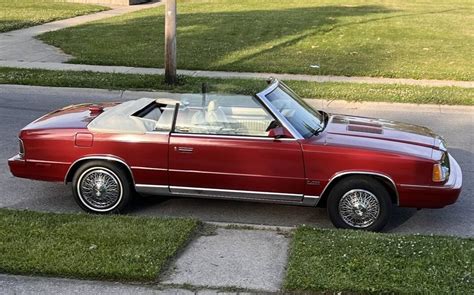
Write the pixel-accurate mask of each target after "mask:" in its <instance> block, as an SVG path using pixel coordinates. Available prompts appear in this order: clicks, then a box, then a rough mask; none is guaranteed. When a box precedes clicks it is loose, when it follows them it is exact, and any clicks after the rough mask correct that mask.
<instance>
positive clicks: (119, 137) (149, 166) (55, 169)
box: [20, 129, 168, 184]
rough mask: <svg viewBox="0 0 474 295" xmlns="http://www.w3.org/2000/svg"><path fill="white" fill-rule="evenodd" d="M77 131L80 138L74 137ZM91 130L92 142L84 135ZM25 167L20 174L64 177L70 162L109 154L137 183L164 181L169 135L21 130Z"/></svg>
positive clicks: (45, 177)
mask: <svg viewBox="0 0 474 295" xmlns="http://www.w3.org/2000/svg"><path fill="white" fill-rule="evenodd" d="M77 134H79V137H78V138H80V140H76V135H77ZM85 134H91V137H92V138H93V141H92V143H91V144H87V142H84V135H85ZM20 137H21V138H22V140H23V142H24V146H25V160H26V169H25V170H26V171H28V175H25V176H22V177H25V178H32V179H38V180H47V181H64V180H65V176H66V173H67V172H68V170H69V168H70V167H71V165H72V164H73V163H75V162H76V161H77V160H79V159H81V158H85V157H112V158H116V159H118V160H121V161H123V162H125V163H126V164H127V165H128V166H129V167H130V168H131V170H132V173H133V178H134V181H135V182H136V183H143V184H160V183H167V181H168V179H167V171H166V169H167V165H168V148H167V146H168V135H167V134H159V133H151V134H114V133H109V134H93V133H90V132H88V130H87V129H49V130H24V131H22V132H21V134H20ZM86 138H87V137H86Z"/></svg>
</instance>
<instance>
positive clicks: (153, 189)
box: [135, 184, 321, 206]
mask: <svg viewBox="0 0 474 295" xmlns="http://www.w3.org/2000/svg"><path fill="white" fill-rule="evenodd" d="M135 190H136V191H137V192H138V193H143V194H149V195H162V196H185V197H192V198H210V199H223V200H236V201H251V202H261V203H279V204H287V205H300V206H316V205H317V204H318V202H319V200H320V199H321V198H320V197H319V196H307V195H303V194H291V193H277V192H262V191H246V190H229V189H215V188H202V187H185V186H167V185H152V184H136V185H135Z"/></svg>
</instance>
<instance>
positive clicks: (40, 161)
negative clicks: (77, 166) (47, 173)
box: [26, 159, 71, 165]
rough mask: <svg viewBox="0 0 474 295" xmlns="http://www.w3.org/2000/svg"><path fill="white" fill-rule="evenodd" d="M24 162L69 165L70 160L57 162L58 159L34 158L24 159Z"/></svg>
mask: <svg viewBox="0 0 474 295" xmlns="http://www.w3.org/2000/svg"><path fill="white" fill-rule="evenodd" d="M26 162H27V163H28V162H32V163H38V164H59V165H69V164H71V163H70V162H58V161H46V160H34V159H26Z"/></svg>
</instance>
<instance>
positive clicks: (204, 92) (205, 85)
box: [201, 82, 208, 109]
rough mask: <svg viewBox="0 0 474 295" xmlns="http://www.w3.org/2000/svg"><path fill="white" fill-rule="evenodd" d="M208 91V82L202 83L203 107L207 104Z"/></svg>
mask: <svg viewBox="0 0 474 295" xmlns="http://www.w3.org/2000/svg"><path fill="white" fill-rule="evenodd" d="M207 91H208V85H207V83H206V82H204V83H202V86H201V92H202V107H203V109H204V107H205V106H206V96H207Z"/></svg>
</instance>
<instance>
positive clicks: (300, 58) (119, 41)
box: [41, 5, 403, 74]
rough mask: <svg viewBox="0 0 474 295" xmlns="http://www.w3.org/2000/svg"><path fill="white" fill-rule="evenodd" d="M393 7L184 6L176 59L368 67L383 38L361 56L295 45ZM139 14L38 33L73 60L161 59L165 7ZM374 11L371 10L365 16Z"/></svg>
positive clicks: (184, 63) (242, 65)
mask: <svg viewBox="0 0 474 295" xmlns="http://www.w3.org/2000/svg"><path fill="white" fill-rule="evenodd" d="M392 12H395V10H391V9H387V8H385V7H383V6H379V5H361V6H322V7H302V8H288V9H282V10H251V11H230V12H209V13H186V12H183V13H179V14H178V36H177V44H178V67H179V68H187V69H209V70H234V71H259V70H266V71H275V72H281V71H282V70H280V69H283V71H285V72H288V73H301V72H305V71H308V70H310V71H311V69H310V67H309V65H310V64H312V63H315V64H323V65H325V63H327V64H328V65H327V67H333V68H334V67H335V66H337V65H341V66H342V68H341V72H343V71H344V69H343V68H345V67H353V66H354V63H353V62H354V61H355V60H356V61H357V66H358V67H360V66H362V67H365V68H364V69H361V71H370V70H372V69H378V68H379V67H380V66H382V61H381V60H378V59H375V58H373V56H377V55H378V54H377V52H381V51H383V50H385V48H383V46H381V45H376V44H373V43H371V44H370V45H360V46H359V47H358V49H357V50H358V51H361V52H362V51H366V52H368V53H369V54H364V55H357V56H353V55H352V53H350V52H351V48H345V49H344V50H338V51H332V50H330V49H327V48H324V46H321V47H322V48H319V45H320V44H314V45H309V47H311V50H306V49H305V50H303V51H300V52H298V51H296V52H295V48H296V47H298V46H296V47H295V45H298V44H301V43H307V42H313V41H315V40H314V38H313V37H314V36H317V37H318V38H317V42H325V41H324V35H325V34H326V33H328V32H331V31H333V30H334V29H337V28H341V27H345V26H352V25H358V24H363V23H368V22H374V21H380V20H383V19H386V18H393V17H401V16H403V15H398V16H394V15H386V14H387V13H392ZM142 15H144V16H137V17H133V18H126V19H123V20H120V21H114V22H110V21H108V22H98V23H92V24H88V25H84V26H80V27H77V28H70V29H66V30H62V31H58V32H51V33H47V34H45V35H43V36H42V37H41V39H43V40H45V41H46V42H48V43H50V44H52V45H54V46H58V47H61V48H62V49H63V50H64V51H65V52H66V53H68V54H72V55H74V56H75V57H76V58H75V59H74V60H73V61H72V62H73V63H93V64H107V65H128V66H143V67H162V65H163V62H164V57H163V47H164V44H163V38H162V36H163V34H164V31H163V27H164V17H163V15H162V12H161V9H159V10H153V11H151V10H150V11H149V12H147V13H146V14H142ZM369 15H374V18H369V19H367V17H368V16H369ZM348 17H349V20H348V19H347V18H348ZM343 18H344V20H342V19H343ZM352 18H353V19H352ZM361 46H367V48H362V47H361ZM303 47H304V48H306V47H308V44H305V45H304V46H303ZM348 52H349V53H348ZM372 53H373V54H372ZM325 66H326V65H325ZM324 68H326V67H324ZM319 73H321V72H319ZM315 74H318V73H317V72H316V73H315Z"/></svg>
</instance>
